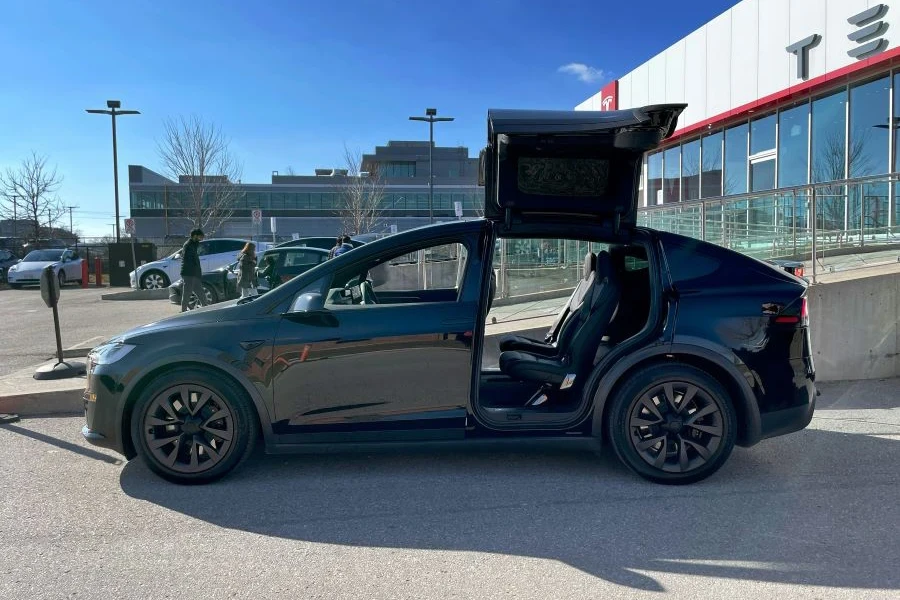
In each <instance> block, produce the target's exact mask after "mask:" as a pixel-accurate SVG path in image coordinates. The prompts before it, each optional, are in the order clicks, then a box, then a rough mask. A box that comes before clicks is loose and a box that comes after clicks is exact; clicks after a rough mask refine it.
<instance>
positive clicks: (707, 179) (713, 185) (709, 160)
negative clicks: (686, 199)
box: [700, 131, 722, 198]
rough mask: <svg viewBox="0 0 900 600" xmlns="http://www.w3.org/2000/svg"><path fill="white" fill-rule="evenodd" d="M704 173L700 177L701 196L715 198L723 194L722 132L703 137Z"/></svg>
mask: <svg viewBox="0 0 900 600" xmlns="http://www.w3.org/2000/svg"><path fill="white" fill-rule="evenodd" d="M701 146H702V152H701V156H702V160H703V167H702V169H701V170H702V175H701V178H700V197H701V198H714V197H716V196H721V195H722V132H721V131H720V132H718V133H713V134H710V135H707V136H704V137H703V141H702V142H701Z"/></svg>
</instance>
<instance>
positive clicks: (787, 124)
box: [778, 102, 809, 187]
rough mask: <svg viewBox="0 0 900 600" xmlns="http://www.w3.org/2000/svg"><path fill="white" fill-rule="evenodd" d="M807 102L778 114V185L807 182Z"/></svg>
mask: <svg viewBox="0 0 900 600" xmlns="http://www.w3.org/2000/svg"><path fill="white" fill-rule="evenodd" d="M808 157H809V104H808V103H805V102H804V103H803V104H801V105H799V106H795V107H794V108H789V109H787V110H783V111H781V112H780V113H779V114H778V187H792V186H795V185H803V184H805V183H808V181H807V179H808V173H807V169H808V164H809V161H808V160H807V159H808Z"/></svg>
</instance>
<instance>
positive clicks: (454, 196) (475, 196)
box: [131, 190, 484, 212]
mask: <svg viewBox="0 0 900 600" xmlns="http://www.w3.org/2000/svg"><path fill="white" fill-rule="evenodd" d="M343 202H344V201H343V197H342V195H341V193H340V192H258V191H245V192H242V193H239V194H238V195H237V196H236V198H235V201H234V202H233V203H232V207H233V209H234V210H239V211H240V210H253V209H254V208H260V209H262V210H264V211H272V210H308V211H338V210H341V208H342V206H343ZM455 202H462V205H463V210H464V211H467V212H471V211H477V210H482V209H483V208H484V196H483V193H482V192H481V191H471V190H465V191H462V192H444V191H437V190H435V193H434V209H435V210H437V211H445V212H453V210H454V203H455ZM191 204H192V202H191V201H190V199H189V197H188V196H187V195H186V194H185V193H184V192H181V191H177V190H171V191H168V190H166V191H153V192H150V191H140V192H138V191H132V192H131V208H132V209H145V210H176V211H177V210H183V209H185V208H187V207H188V206H190V205H191ZM381 210H383V211H427V210H428V194H427V193H419V192H413V191H410V192H390V193H385V194H383V197H382V199H381Z"/></svg>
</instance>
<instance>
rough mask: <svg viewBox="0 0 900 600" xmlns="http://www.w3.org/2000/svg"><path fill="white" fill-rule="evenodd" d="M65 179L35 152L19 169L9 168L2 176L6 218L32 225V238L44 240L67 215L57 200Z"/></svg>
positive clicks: (0, 188)
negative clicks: (16, 219) (23, 220)
mask: <svg viewBox="0 0 900 600" xmlns="http://www.w3.org/2000/svg"><path fill="white" fill-rule="evenodd" d="M60 184H62V176H61V175H58V174H57V172H56V167H49V166H47V157H46V156H40V155H38V154H37V153H36V152H32V153H31V156H29V157H28V158H26V159H25V160H23V161H22V164H21V165H20V166H19V167H18V168H13V167H10V168H8V169H7V170H6V172H5V173H2V174H0V196H2V197H3V199H4V200H5V202H4V205H3V207H2V209H3V216H4V217H6V218H18V219H22V218H24V219H27V220H28V221H30V225H29V227H30V228H31V233H30V234H29V235H30V237H31V238H32V239H34V240H38V239H40V238H41V232H42V231H48V230H50V229H52V225H53V222H54V221H56V220H57V219H59V218H60V217H61V216H62V214H63V213H64V212H65V210H66V209H65V207H64V206H63V205H62V202H60V200H59V198H58V197H57V196H56V191H57V190H58V189H59V186H60Z"/></svg>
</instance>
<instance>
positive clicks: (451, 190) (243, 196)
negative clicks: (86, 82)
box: [128, 141, 483, 240]
mask: <svg viewBox="0 0 900 600" xmlns="http://www.w3.org/2000/svg"><path fill="white" fill-rule="evenodd" d="M431 160H432V162H433V165H434V166H433V168H434V172H433V181H434V184H433V185H434V190H433V206H431V205H430V203H429V189H428V187H429V186H428V176H429V172H430V168H429V142H421V141H389V142H388V143H387V145H386V146H378V147H376V148H375V152H373V153H371V154H363V155H362V164H361V165H359V166H357V168H356V169H354V171H357V170H358V171H360V172H362V173H364V174H368V173H375V172H377V173H378V174H379V179H378V183H377V185H376V187H377V193H378V196H379V197H380V202H379V203H378V206H379V208H378V210H377V217H378V218H377V222H376V223H375V227H374V229H373V230H372V231H369V232H362V233H389V232H392V231H402V230H405V229H410V228H413V227H418V226H420V225H426V224H428V222H429V221H430V219H431V218H432V215H433V219H434V221H435V222H440V221H447V220H455V219H458V218H460V215H461V217H463V218H468V217H474V216H477V214H479V212H480V211H481V209H482V201H481V197H482V196H483V192H482V188H480V187H478V159H477V158H470V157H469V150H468V148H465V147H441V146H435V147H434V149H433V152H432V158H431ZM353 179H354V178H353V176H352V174H351V175H348V169H333V168H327V169H316V170H315V173H314V174H311V175H292V174H282V173H279V172H277V171H273V172H272V178H271V182H270V183H243V182H233V183H234V184H235V189H234V193H233V200H232V201H231V202H230V205H229V206H228V207H227V212H228V213H229V216H228V218H227V219H226V220H225V221H224V222H223V223H222V225H221V227H219V228H218V230H217V231H216V232H215V235H216V236H218V237H239V238H257V237H262V238H264V239H271V238H272V237H273V233H274V234H275V236H277V237H278V238H290V237H291V236H292V235H294V234H296V235H300V236H304V237H305V236H333V235H335V234H337V233H340V232H342V231H343V232H347V233H357V232H351V231H347V227H348V225H347V220H348V219H347V217H346V215H345V213H346V212H347V211H346V205H347V201H346V197H347V196H346V192H345V190H346V189H347V188H348V186H350V187H352V186H354V185H358V184H356V183H354V181H353ZM128 187H129V196H130V208H131V213H130V214H131V217H132V218H133V219H134V224H135V230H136V235H137V236H138V237H139V238H142V239H151V240H163V239H165V238H171V237H176V238H183V237H184V236H185V235H186V234H187V233H188V232H189V231H190V230H191V229H192V228H193V226H194V225H193V221H192V220H191V219H190V218H188V216H189V215H190V214H191V213H190V212H189V211H187V210H186V207H187V206H190V205H191V201H190V192H189V190H190V185H189V180H187V179H186V178H185V177H181V178H180V179H179V181H174V180H173V179H170V178H167V177H164V176H162V175H160V174H159V173H156V172H154V171H152V170H150V169H148V168H146V167H143V166H141V165H129V167H128ZM370 189H371V188H370ZM254 215H255V216H256V218H255V219H254ZM273 226H274V231H273Z"/></svg>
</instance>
